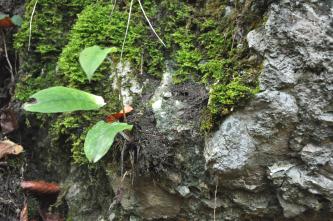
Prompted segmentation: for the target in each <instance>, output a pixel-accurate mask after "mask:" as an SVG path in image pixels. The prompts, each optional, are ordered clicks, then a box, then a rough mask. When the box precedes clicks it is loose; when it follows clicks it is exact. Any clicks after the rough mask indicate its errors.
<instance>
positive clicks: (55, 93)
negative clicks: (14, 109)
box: [23, 86, 105, 113]
mask: <svg viewBox="0 0 333 221" xmlns="http://www.w3.org/2000/svg"><path fill="white" fill-rule="evenodd" d="M30 98H31V99H32V100H33V101H32V102H27V103H25V104H24V105H23V108H24V109H25V110H26V111H31V112H40V113H60V112H72V111H77V110H95V109H99V108H100V107H102V106H104V105H105V103H104V99H103V98H102V97H100V96H96V95H93V94H90V93H87V92H85V91H81V90H77V89H73V88H67V87H61V86H57V87H51V88H47V89H44V90H41V91H39V92H37V93H35V94H33V95H32V96H30Z"/></svg>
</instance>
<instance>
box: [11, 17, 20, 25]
mask: <svg viewBox="0 0 333 221" xmlns="http://www.w3.org/2000/svg"><path fill="white" fill-rule="evenodd" d="M10 20H12V22H13V24H14V25H16V26H21V25H22V23H23V19H22V17H21V16H19V15H14V16H13V17H11V18H10Z"/></svg>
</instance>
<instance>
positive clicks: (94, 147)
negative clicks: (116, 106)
mask: <svg viewBox="0 0 333 221" xmlns="http://www.w3.org/2000/svg"><path fill="white" fill-rule="evenodd" d="M132 128H133V126H132V125H129V124H126V123H119V122H114V123H112V124H109V123H106V122H104V121H99V122H98V123H97V124H95V125H94V126H93V127H92V128H91V129H90V130H89V131H88V134H87V137H86V139H85V141H84V153H85V154H86V156H87V158H88V160H89V161H90V162H94V163H96V162H97V161H99V160H100V159H101V158H102V157H103V156H104V155H105V154H106V153H107V152H108V150H109V149H110V148H111V145H112V143H113V141H114V138H115V136H116V135H117V133H119V132H121V131H123V130H132Z"/></svg>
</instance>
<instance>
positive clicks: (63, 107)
mask: <svg viewBox="0 0 333 221" xmlns="http://www.w3.org/2000/svg"><path fill="white" fill-rule="evenodd" d="M115 51H116V49H115V48H105V49H101V48H100V47H98V46H92V47H88V48H86V49H84V50H83V51H82V52H81V54H80V57H79V60H80V64H81V66H82V69H83V70H84V72H85V73H86V76H87V78H88V79H89V80H90V79H91V78H92V76H93V74H94V73H95V71H96V70H97V69H98V67H99V66H100V65H101V64H102V63H103V61H104V60H105V58H106V57H107V55H108V54H109V53H110V52H115ZM30 99H31V101H30V102H27V103H25V104H24V105H23V108H24V109H25V110H26V111H31V112H39V113H63V112H72V111H79V110H97V109H99V108H101V107H102V106H104V105H105V102H104V99H103V98H102V97H100V96H96V95H94V94H90V93H88V92H85V91H81V90H78V89H73V88H67V87H62V86H56V87H51V88H47V89H44V90H41V91H39V92H37V93H35V94H33V95H31V96H30ZM132 127H133V126H132V125H129V124H127V123H119V122H113V123H112V124H109V123H106V122H104V121H99V122H98V123H97V124H95V125H94V126H93V127H92V128H91V129H90V130H89V131H88V133H87V136H86V138H85V142H84V152H85V155H86V157H87V158H88V160H89V161H90V162H94V163H96V162H97V161H98V160H100V159H101V158H102V157H103V156H104V155H105V154H106V153H107V152H108V150H109V149H110V148H111V146H112V144H113V141H114V138H115V136H116V135H117V134H118V133H119V132H122V131H124V130H131V129H132Z"/></svg>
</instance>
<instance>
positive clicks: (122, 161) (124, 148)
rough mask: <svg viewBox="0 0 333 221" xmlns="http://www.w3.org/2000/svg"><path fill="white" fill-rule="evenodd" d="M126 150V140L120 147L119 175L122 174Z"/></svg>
mask: <svg viewBox="0 0 333 221" xmlns="http://www.w3.org/2000/svg"><path fill="white" fill-rule="evenodd" d="M125 150H126V141H125V142H124V144H123V148H122V149H121V155H120V175H121V176H122V175H123V172H124V155H125Z"/></svg>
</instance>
